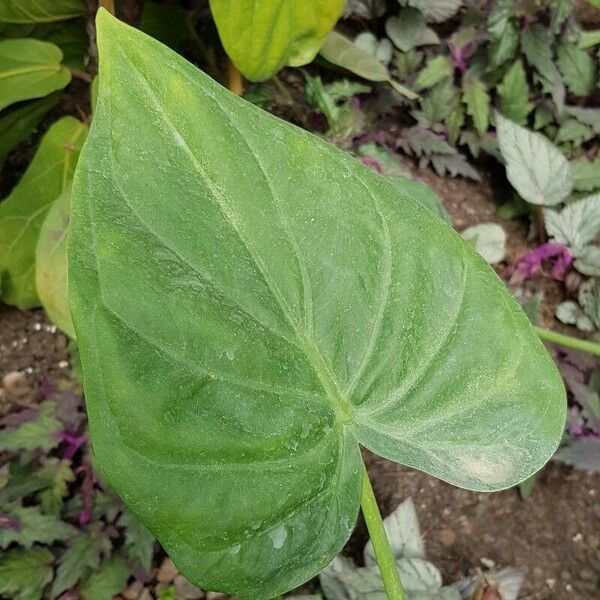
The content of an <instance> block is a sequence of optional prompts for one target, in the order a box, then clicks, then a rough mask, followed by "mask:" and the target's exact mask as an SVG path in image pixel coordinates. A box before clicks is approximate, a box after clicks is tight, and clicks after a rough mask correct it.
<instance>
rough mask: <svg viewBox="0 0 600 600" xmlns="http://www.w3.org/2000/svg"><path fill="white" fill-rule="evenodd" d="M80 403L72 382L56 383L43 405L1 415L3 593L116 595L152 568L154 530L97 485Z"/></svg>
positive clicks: (26, 598)
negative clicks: (134, 576)
mask: <svg viewBox="0 0 600 600" xmlns="http://www.w3.org/2000/svg"><path fill="white" fill-rule="evenodd" d="M81 411H82V399H81V397H80V396H79V395H78V391H77V390H76V389H74V388H73V387H72V384H71V385H68V386H67V385H65V386H62V387H59V388H57V389H56V390H54V391H52V393H51V395H50V397H49V399H48V400H46V401H45V402H44V403H42V404H41V405H40V407H39V409H37V410H34V409H25V410H23V411H21V412H18V413H14V414H12V415H11V416H10V417H8V418H7V419H6V420H5V421H3V422H1V427H2V431H1V432H0V452H2V453H3V457H5V458H6V459H7V460H6V464H5V466H4V468H3V471H2V473H3V477H2V480H1V481H0V515H1V520H2V527H0V549H2V552H1V554H2V556H1V557H0V596H2V597H3V598H4V597H6V598H15V599H21V600H41V599H42V598H51V599H55V598H58V597H60V596H61V595H62V594H63V592H66V591H67V590H72V589H73V590H77V591H78V592H79V594H80V595H81V596H82V597H83V598H86V599H88V600H102V599H104V598H106V600H110V599H111V598H112V597H113V596H115V595H117V594H118V593H119V592H121V591H123V589H124V588H125V587H126V582H127V580H128V579H129V578H130V576H131V574H132V573H138V574H139V573H149V572H150V569H151V562H152V557H153V553H154V549H155V541H154V538H153V536H152V535H151V534H150V533H149V532H148V531H147V529H146V528H145V527H144V526H143V525H142V524H141V523H140V521H139V520H138V519H136V517H135V516H134V515H132V514H131V513H129V512H128V511H127V510H125V509H124V507H123V505H122V504H121V503H120V502H119V501H118V500H117V499H116V498H115V497H114V496H112V495H108V493H107V492H105V491H103V490H102V489H101V486H100V484H96V485H94V476H93V474H92V472H91V470H90V467H89V464H90V456H89V453H88V447H87V443H85V440H86V436H87V434H86V429H87V423H86V421H85V419H84V417H83V413H82V412H81ZM69 436H70V438H71V440H72V439H73V438H76V439H78V440H80V442H78V445H77V446H76V450H73V451H69V449H68V443H73V442H72V441H70V442H68V441H67V439H68V438H69ZM65 452H68V453H69V456H70V458H63V455H65ZM76 473H77V474H78V476H76ZM82 473H83V474H84V475H82Z"/></svg>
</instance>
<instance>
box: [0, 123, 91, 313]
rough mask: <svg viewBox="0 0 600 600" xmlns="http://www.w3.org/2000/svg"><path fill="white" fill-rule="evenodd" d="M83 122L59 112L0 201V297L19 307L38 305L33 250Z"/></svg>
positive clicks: (69, 169)
mask: <svg viewBox="0 0 600 600" xmlns="http://www.w3.org/2000/svg"><path fill="white" fill-rule="evenodd" d="M86 133H87V127H86V126H85V125H84V124H83V123H81V122H80V121H78V120H77V119H75V118H73V117H63V118H62V119H60V120H59V121H57V122H56V123H54V124H53V125H52V127H50V129H49V130H48V132H47V133H46V135H44V137H43V138H42V142H41V144H40V147H39V148H38V150H37V152H36V153H35V156H34V157H33V160H32V161H31V163H30V165H29V167H28V168H27V171H25V174H24V175H23V177H22V178H21V180H20V181H19V183H18V184H17V185H16V186H15V188H14V189H13V191H12V192H11V194H10V195H9V196H8V197H7V198H6V199H5V200H3V201H2V203H0V272H2V273H3V275H4V277H3V290H2V294H3V295H2V299H3V301H4V302H5V303H6V304H12V305H15V306H18V307H19V308H32V307H34V306H37V305H38V303H39V299H38V296H37V292H36V289H35V251H36V246H37V242H38V236H39V231H40V228H41V226H42V223H43V222H44V219H45V217H46V214H47V212H48V210H49V209H50V206H51V205H52V203H53V202H54V200H56V198H58V197H59V196H60V195H61V194H62V192H63V191H64V190H65V189H66V187H67V185H68V184H69V182H70V180H71V178H72V176H73V171H74V170H75V165H76V163H77V157H78V155H79V151H80V149H81V146H82V145H83V140H84V139H85V135H86Z"/></svg>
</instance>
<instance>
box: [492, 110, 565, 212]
mask: <svg viewBox="0 0 600 600" xmlns="http://www.w3.org/2000/svg"><path fill="white" fill-rule="evenodd" d="M496 131H497V133H498V142H499V144H500V150H501V152H502V156H503V157H504V160H505V162H506V176H507V177H508V180H509V181H510V183H511V185H512V186H513V187H514V188H515V190H517V192H518V193H519V195H520V196H521V198H523V200H527V202H530V203H531V204H541V205H545V206H554V205H556V204H559V203H560V202H562V201H563V200H564V199H565V198H567V196H569V194H570V193H571V191H572V189H573V179H572V177H571V171H570V167H569V162H568V161H567V159H566V158H565V157H564V155H563V154H562V153H561V152H560V150H558V148H556V147H555V146H554V145H553V144H552V143H551V142H550V141H549V140H548V139H547V138H546V137H545V136H543V135H541V134H539V133H535V132H533V131H529V130H528V129H525V128H524V127H521V126H519V125H517V124H516V123H513V122H512V121H511V120H509V119H506V118H504V117H503V116H502V115H501V114H499V113H496Z"/></svg>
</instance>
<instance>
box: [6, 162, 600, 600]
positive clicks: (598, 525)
mask: <svg viewBox="0 0 600 600" xmlns="http://www.w3.org/2000/svg"><path fill="white" fill-rule="evenodd" d="M418 175H419V177H420V178H421V179H423V180H425V181H426V182H427V183H429V184H430V185H431V186H432V187H433V188H434V189H435V190H436V192H437V193H438V194H439V195H440V197H441V198H442V199H443V202H444V205H445V207H446V209H447V210H448V212H449V213H450V214H451V216H452V217H453V220H454V224H455V226H456V227H457V229H459V230H462V229H464V228H465V227H468V226H469V225H473V224H475V223H480V222H486V221H497V222H500V223H501V224H502V225H503V226H504V227H505V229H506V231H507V234H508V239H509V249H508V258H509V260H511V261H512V260H515V259H517V258H518V257H519V256H521V255H522V254H523V253H524V252H525V251H526V250H527V233H528V225H527V223H526V222H525V221H522V222H521V221H508V222H507V221H499V220H498V219H497V218H496V216H495V212H496V208H497V204H498V202H499V201H502V200H503V198H502V197H500V198H494V195H493V193H492V186H491V185H490V184H488V183H483V184H476V183H470V182H466V181H463V180H458V179H456V180H453V179H442V178H439V177H437V176H435V175H434V174H432V173H429V172H423V171H420V172H419V174H418ZM494 189H496V188H495V187H494ZM502 194H503V192H502V190H501V189H500V191H499V192H497V195H500V196H501V195H502ZM543 282H544V286H545V287H544V290H545V292H546V304H545V308H544V310H543V313H544V320H545V321H546V322H547V324H548V325H551V324H552V326H553V327H555V326H556V323H555V322H554V323H551V322H550V321H552V320H553V317H552V315H553V308H554V305H555V304H556V302H557V301H559V300H560V299H561V291H560V290H561V289H562V288H561V286H559V285H555V284H554V283H553V282H548V280H547V279H543V280H542V279H540V280H539V281H538V282H534V284H533V285H534V286H537V287H538V288H539V287H540V285H541V284H542V283H543ZM67 360H68V354H67V341H66V338H65V337H64V336H63V335H62V334H60V333H58V332H56V331H55V330H54V329H53V328H52V326H51V325H50V324H49V323H48V321H47V319H46V318H45V316H44V314H43V312H42V311H39V310H36V311H28V312H21V311H18V310H15V309H12V308H8V307H5V306H0V378H1V377H3V376H4V375H5V374H6V373H8V372H11V371H21V372H23V373H25V376H26V378H27V382H28V384H29V385H30V386H31V388H32V390H33V391H34V393H35V394H36V395H37V396H38V397H39V396H40V391H39V390H40V386H41V383H42V382H43V381H44V380H45V379H46V378H48V379H50V380H54V381H57V380H59V379H62V378H64V376H65V374H67V373H68V368H67V364H66V361H67ZM0 399H1V398H0ZM5 401H6V399H5ZM366 456H367V462H368V466H369V470H370V473H371V476H372V479H373V482H374V488H375V492H376V494H377V497H378V499H379V502H380V506H381V508H382V512H383V513H384V514H388V513H389V512H391V511H392V510H393V509H394V508H395V507H396V506H397V505H398V503H399V502H401V501H402V500H404V499H405V498H407V497H408V496H412V498H413V500H414V502H415V505H416V507H417V511H418V513H419V517H420V521H421V526H422V529H423V533H424V535H425V539H426V548H427V553H428V558H429V559H431V560H432V561H433V562H434V563H435V564H436V565H437V566H438V567H439V568H440V569H441V570H442V573H443V575H444V579H445V581H446V582H448V583H450V582H452V581H455V580H456V579H458V578H460V577H461V576H463V575H466V574H468V573H472V572H473V571H474V570H475V569H476V568H478V567H479V568H483V569H485V568H486V566H487V567H489V566H490V565H491V564H492V562H491V561H493V563H494V564H496V565H499V566H516V567H521V568H523V569H525V571H526V579H525V585H524V588H523V590H522V594H521V596H520V597H521V598H523V599H529V600H570V599H583V600H587V599H590V600H593V599H596V598H598V599H600V503H599V502H598V498H599V497H600V476H590V475H586V474H583V473H580V472H577V471H573V470H572V469H569V468H566V467H560V466H558V465H556V464H551V465H550V466H549V467H547V468H546V469H545V470H544V471H543V473H542V474H541V475H540V477H539V479H538V481H537V483H536V485H535V488H534V491H533V494H532V496H531V498H530V499H529V500H528V501H522V500H521V499H520V497H519V495H518V494H517V492H516V491H515V490H507V491H504V492H500V493H497V494H481V493H474V492H468V491H465V490H461V489H457V488H454V487H452V486H450V485H448V484H445V483H443V482H441V481H439V480H437V479H434V478H432V477H430V476H428V475H425V474H423V473H419V472H416V471H412V470H409V469H406V468H403V467H400V466H398V465H395V464H393V463H390V462H388V461H385V460H383V459H380V458H378V457H375V456H373V455H371V454H368V453H366ZM366 537H367V536H366V530H365V527H364V524H363V523H362V521H361V522H360V523H359V525H358V527H357V530H356V532H355V534H354V535H353V537H352V539H351V540H350V542H349V544H348V547H347V552H348V553H349V554H351V555H353V556H355V557H356V558H358V557H359V556H360V552H361V550H362V548H363V546H364V544H365V542H366Z"/></svg>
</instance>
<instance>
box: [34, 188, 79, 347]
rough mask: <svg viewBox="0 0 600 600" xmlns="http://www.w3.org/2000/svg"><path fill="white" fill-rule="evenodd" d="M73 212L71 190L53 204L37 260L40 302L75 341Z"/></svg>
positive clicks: (36, 282) (45, 225)
mask: <svg viewBox="0 0 600 600" xmlns="http://www.w3.org/2000/svg"><path fill="white" fill-rule="evenodd" d="M70 211H71V189H70V186H69V187H67V189H65V191H64V192H63V193H62V194H61V195H60V196H59V197H58V198H57V199H56V200H55V201H54V203H53V204H52V206H51V207H50V210H49V211H48V214H47V216H46V219H45V220H44V222H43V224H42V227H41V229H40V235H39V239H38V243H37V250H36V259H35V284H36V289H37V293H38V296H39V299H40V301H41V303H42V305H43V307H44V308H45V309H46V312H47V313H48V316H49V317H50V319H51V320H52V322H53V323H55V324H56V325H58V327H60V328H61V329H62V330H63V331H64V332H65V333H66V334H67V335H68V336H69V337H71V338H74V337H75V332H74V331H73V324H72V322H71V311H70V310H69V302H68V300H67V243H66V240H67V231H68V229H69V214H70Z"/></svg>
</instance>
